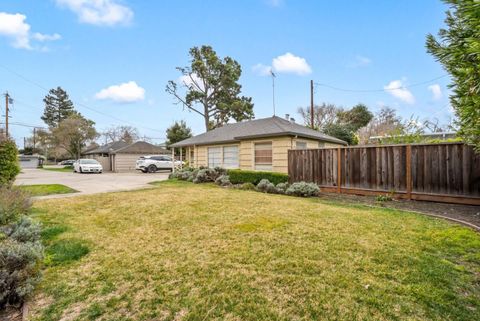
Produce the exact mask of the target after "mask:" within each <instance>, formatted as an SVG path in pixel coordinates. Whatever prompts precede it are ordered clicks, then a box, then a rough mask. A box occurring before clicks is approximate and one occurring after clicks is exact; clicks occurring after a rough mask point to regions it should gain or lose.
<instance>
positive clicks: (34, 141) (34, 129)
mask: <svg viewBox="0 0 480 321" xmlns="http://www.w3.org/2000/svg"><path fill="white" fill-rule="evenodd" d="M36 133H37V128H36V127H33V153H35V145H36V144H35V143H36V140H35V135H36Z"/></svg>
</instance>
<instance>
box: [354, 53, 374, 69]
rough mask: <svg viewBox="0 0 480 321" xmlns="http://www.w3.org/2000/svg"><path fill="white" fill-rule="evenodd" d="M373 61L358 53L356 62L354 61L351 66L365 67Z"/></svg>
mask: <svg viewBox="0 0 480 321" xmlns="http://www.w3.org/2000/svg"><path fill="white" fill-rule="evenodd" d="M371 63H372V59H370V58H368V57H365V56H360V55H357V56H355V60H354V62H352V63H351V64H350V65H349V67H352V68H357V67H365V66H368V65H370V64H371Z"/></svg>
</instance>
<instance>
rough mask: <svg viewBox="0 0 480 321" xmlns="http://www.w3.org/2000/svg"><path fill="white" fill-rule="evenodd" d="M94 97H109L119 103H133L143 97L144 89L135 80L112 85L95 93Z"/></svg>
mask: <svg viewBox="0 0 480 321" xmlns="http://www.w3.org/2000/svg"><path fill="white" fill-rule="evenodd" d="M95 98H96V99H110V100H113V101H116V102H119V103H133V102H137V101H140V100H144V99H145V89H143V88H142V87H140V86H138V85H137V83H136V82H135V81H129V82H126V83H123V84H120V85H113V86H110V87H107V88H105V89H102V90H100V91H99V92H98V93H97V94H95Z"/></svg>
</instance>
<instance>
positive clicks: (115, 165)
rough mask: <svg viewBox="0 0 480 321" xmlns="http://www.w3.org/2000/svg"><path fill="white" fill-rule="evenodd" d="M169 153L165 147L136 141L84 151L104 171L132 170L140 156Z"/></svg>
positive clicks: (115, 143) (116, 143)
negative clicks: (99, 164) (97, 162)
mask: <svg viewBox="0 0 480 321" xmlns="http://www.w3.org/2000/svg"><path fill="white" fill-rule="evenodd" d="M169 154H170V151H168V150H167V149H165V148H161V147H159V146H155V145H153V144H150V143H147V142H143V141H138V142H135V143H133V144H126V143H124V142H114V143H110V144H107V145H104V146H101V147H99V148H97V149H94V150H92V151H89V152H87V153H85V157H88V158H94V159H96V160H97V161H99V162H100V163H101V164H102V166H103V168H104V170H105V171H107V170H109V171H112V172H132V171H135V164H136V161H137V159H138V158H139V157H140V156H144V155H169Z"/></svg>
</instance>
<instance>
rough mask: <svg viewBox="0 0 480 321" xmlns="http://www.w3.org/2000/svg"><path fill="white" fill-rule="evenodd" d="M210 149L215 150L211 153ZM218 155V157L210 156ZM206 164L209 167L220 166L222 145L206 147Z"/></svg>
mask: <svg viewBox="0 0 480 321" xmlns="http://www.w3.org/2000/svg"><path fill="white" fill-rule="evenodd" d="M210 151H212V152H213V151H215V154H213V153H212V154H211V153H210ZM214 155H218V157H212V156H214ZM207 164H208V167H210V168H215V167H217V166H222V147H221V146H215V147H207Z"/></svg>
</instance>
